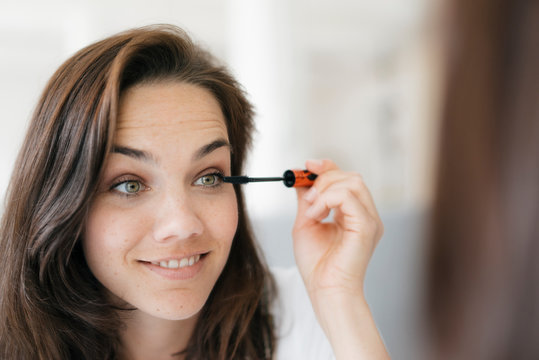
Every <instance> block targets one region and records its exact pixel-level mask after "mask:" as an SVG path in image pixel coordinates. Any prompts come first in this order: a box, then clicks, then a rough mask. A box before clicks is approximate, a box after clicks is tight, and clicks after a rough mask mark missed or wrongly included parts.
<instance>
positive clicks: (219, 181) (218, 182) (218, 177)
mask: <svg viewBox="0 0 539 360" xmlns="http://www.w3.org/2000/svg"><path fill="white" fill-rule="evenodd" d="M205 176H214V177H215V178H216V184H212V185H203V184H201V185H199V186H202V187H203V188H206V189H209V190H213V189H215V188H218V187H220V186H221V185H223V176H224V174H223V173H222V172H221V171H218V170H215V171H213V172H211V173H207V174H204V175H201V176H199V177H198V178H197V179H196V180H195V182H196V181H198V180H200V179H202V178H203V177H205ZM129 182H136V183H138V184H139V185H140V187H141V188H142V189H140V190H138V191H137V192H134V193H128V192H123V191H119V190H117V189H116V188H117V187H118V186H120V185H122V184H126V183H129ZM148 189H149V187H148V186H146V185H145V184H144V183H143V182H142V181H140V180H139V179H136V178H122V179H119V180H118V181H116V182H115V183H114V184H113V185H112V186H111V187H110V190H111V191H113V192H115V193H116V194H118V195H120V196H125V197H133V196H139V195H140V193H141V192H143V191H146V190H148Z"/></svg>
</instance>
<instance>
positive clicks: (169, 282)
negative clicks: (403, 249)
mask: <svg viewBox="0 0 539 360" xmlns="http://www.w3.org/2000/svg"><path fill="white" fill-rule="evenodd" d="M252 115H253V112H252V108H251V105H250V104H249V103H248V102H247V100H246V99H245V95H244V94H243V92H242V91H241V89H240V86H239V85H238V84H237V83H236V82H235V80H234V79H233V78H232V77H231V76H230V75H229V74H228V73H227V71H226V70H225V69H224V68H222V67H220V66H218V65H216V64H215V61H214V60H213V59H212V58H211V56H210V55H209V54H207V53H206V52H204V51H202V50H201V49H200V48H198V47H197V46H196V45H194V44H193V43H192V42H191V41H190V40H189V39H188V37H187V36H186V35H185V34H184V33H183V32H182V31H181V30H179V29H177V28H174V27H170V26H160V27H147V28H142V29H135V30H132V31H128V32H125V33H122V34H119V35H116V36H112V37H110V38H108V39H105V40H102V41H100V42H97V43H95V44H93V45H90V46H89V47H87V48H85V49H82V50H81V51H79V52H78V53H77V54H75V55H74V56H73V57H72V58H71V59H69V60H68V61H67V62H66V63H65V64H63V65H62V66H61V67H60V69H59V70H58V71H57V72H56V73H55V74H54V76H53V77H52V79H51V80H50V82H49V84H48V85H47V87H46V89H45V91H44V93H43V96H42V98H41V100H40V102H39V104H38V107H37V109H36V112H35V114H34V117H33V119H32V122H31V125H30V129H29V131H28V134H27V137H26V139H25V142H24V144H23V147H22V150H21V153H20V155H19V158H18V161H17V164H16V166H15V169H16V170H15V172H14V174H13V177H12V180H11V185H10V189H9V194H8V198H7V208H6V211H5V213H4V218H3V222H2V230H1V243H0V246H1V251H2V253H3V254H4V256H5V259H6V261H4V262H3V265H2V272H1V273H2V274H1V282H2V284H1V285H2V289H3V290H2V291H3V294H2V297H1V298H2V300H1V313H2V316H3V317H4V319H5V320H4V321H3V322H2V324H1V325H0V329H1V330H0V343H1V345H0V349H1V350H0V356H1V357H2V358H14V359H35V358H39V359H62V358H65V359H67V358H70V359H71V358H85V359H113V358H120V359H128V358H129V359H139V358H141V359H142V358H145V359H147V358H152V359H161V358H164V359H166V358H171V357H174V358H189V359H202V358H204V359H231V358H245V359H247V358H249V359H269V358H272V357H273V356H276V355H277V354H279V352H278V351H281V352H280V354H286V352H287V349H286V348H285V349H282V348H281V349H280V348H279V343H286V342H285V341H282V339H283V337H284V336H285V335H283V333H282V331H281V330H280V329H279V322H278V321H276V319H277V318H278V315H279V314H275V313H274V309H276V307H275V306H274V305H273V304H274V301H276V300H275V299H274V298H275V297H276V293H275V286H274V283H273V278H272V275H271V274H270V272H269V271H268V269H267V268H266V267H265V265H264V263H263V262H262V260H261V259H260V257H259V255H258V253H257V249H256V246H255V243H254V240H253V237H252V235H251V232H250V229H249V225H248V221H247V217H246V214H245V210H244V203H243V195H242V191H241V187H240V186H235V187H233V186H232V185H230V184H225V183H222V181H221V179H222V176H223V175H224V176H227V175H236V174H241V172H242V166H243V162H244V158H245V154H246V150H247V148H248V146H249V144H250V140H251V137H250V135H251V130H252V128H253V124H252ZM306 165H307V168H308V169H309V170H311V171H313V172H315V173H317V174H319V177H318V179H317V180H316V182H315V184H314V186H313V187H312V188H311V189H310V190H308V191H307V190H306V189H300V190H298V214H297V219H296V223H295V227H294V247H295V255H296V259H297V264H298V268H299V271H300V273H301V275H302V278H303V280H304V282H305V285H306V289H307V292H308V295H309V298H310V300H311V302H312V304H313V309H314V311H315V313H316V316H317V319H318V321H319V322H320V325H321V327H322V329H323V330H324V332H325V334H326V335H327V338H328V339H329V341H330V343H331V346H332V348H333V351H334V352H335V355H336V357H337V358H343V359H344V358H347V359H348V358H362V357H364V358H385V357H387V354H386V352H385V348H384V346H383V344H382V342H381V340H380V337H379V335H378V332H377V330H376V327H375V325H374V322H373V320H372V316H371V314H370V311H369V309H368V306H367V304H366V302H365V300H364V296H363V278H364V275H365V269H366V266H367V263H368V260H369V258H370V256H371V255H372V252H373V250H374V247H375V245H376V243H377V241H378V240H379V238H380V236H381V234H382V225H381V223H380V220H379V217H378V215H377V213H376V209H375V206H374V204H373V202H372V199H371V197H370V195H369V193H368V190H367V189H366V187H365V186H364V184H363V182H362V181H361V178H360V177H359V176H358V175H355V174H348V173H345V172H343V171H341V170H339V169H338V168H337V167H336V166H335V165H334V164H333V163H332V162H331V161H327V160H325V161H310V162H307V164H306ZM330 209H334V210H335V216H334V222H332V223H321V221H322V220H323V219H324V218H325V217H327V215H328V213H329V211H330ZM277 280H279V279H277ZM277 285H279V281H277ZM284 305H285V306H286V304H284Z"/></svg>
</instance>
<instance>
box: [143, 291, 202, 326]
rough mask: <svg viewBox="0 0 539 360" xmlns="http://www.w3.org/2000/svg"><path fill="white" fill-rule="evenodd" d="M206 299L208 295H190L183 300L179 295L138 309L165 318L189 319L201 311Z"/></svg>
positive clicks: (174, 319) (175, 319)
mask: <svg viewBox="0 0 539 360" xmlns="http://www.w3.org/2000/svg"><path fill="white" fill-rule="evenodd" d="M206 300H207V297H206V298H204V299H194V298H193V297H190V298H189V299H187V300H182V299H181V297H178V298H176V299H169V301H166V302H163V301H159V302H158V303H156V304H154V305H153V306H152V307H138V310H139V311H142V312H145V313H147V314H148V315H150V316H153V317H156V318H160V319H163V320H173V321H177V320H187V319H191V318H193V317H194V316H197V315H198V314H199V313H200V311H201V310H202V308H203V307H204V305H205V303H206Z"/></svg>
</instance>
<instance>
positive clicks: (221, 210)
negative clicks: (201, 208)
mask: <svg viewBox="0 0 539 360" xmlns="http://www.w3.org/2000/svg"><path fill="white" fill-rule="evenodd" d="M205 218H206V221H205V222H206V230H207V231H209V232H210V233H211V237H212V238H213V239H216V240H217V241H218V242H219V243H220V245H221V246H222V247H224V248H227V250H228V249H229V248H230V246H231V244H232V240H233V238H234V234H235V233H236V228H237V226H238V205H237V200H236V195H235V193H234V192H233V191H232V192H231V193H227V194H226V196H224V197H223V198H221V199H219V201H218V202H211V203H210V204H209V205H208V206H207V210H206V211H205Z"/></svg>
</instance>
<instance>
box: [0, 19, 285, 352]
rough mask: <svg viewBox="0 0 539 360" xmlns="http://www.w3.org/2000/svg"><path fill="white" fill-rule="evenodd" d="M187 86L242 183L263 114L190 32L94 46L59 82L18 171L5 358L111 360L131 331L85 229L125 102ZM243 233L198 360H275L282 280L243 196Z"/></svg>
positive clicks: (213, 302) (156, 32) (1, 241)
mask: <svg viewBox="0 0 539 360" xmlns="http://www.w3.org/2000/svg"><path fill="white" fill-rule="evenodd" d="M169 80H173V81H179V82H185V83H190V84H194V85H197V86H200V87H202V88H205V89H207V90H209V91H210V92H211V93H212V94H213V95H214V96H215V98H216V99H217V100H218V102H219V104H220V106H221V109H222V111H223V114H224V116H225V121H226V125H227V129H228V135H229V138H230V142H231V144H232V173H235V174H239V173H241V170H242V166H243V163H244V159H245V154H246V151H247V149H248V147H249V145H250V143H251V132H252V129H253V120H252V118H253V110H252V107H251V105H250V104H249V102H248V101H247V100H246V97H245V95H244V93H243V91H242V90H241V87H240V85H239V84H238V83H237V82H236V81H235V80H234V79H233V78H232V77H231V75H230V74H229V73H228V72H227V70H226V69H225V68H224V67H222V66H221V65H219V64H218V63H217V62H216V61H215V60H214V59H213V58H212V57H211V56H210V55H209V54H208V53H207V52H205V51H204V50H202V49H201V48H200V47H199V46H197V45H195V44H194V43H193V42H192V41H191V40H190V39H189V37H188V36H187V35H186V34H185V33H184V32H183V31H182V30H180V29H178V28H176V27H173V26H164V25H162V26H151V27H145V28H140V29H134V30H130V31H127V32H124V33H121V34H118V35H115V36H112V37H109V38H107V39H105V40H102V41H99V42H97V43H95V44H93V45H90V46H88V47H86V48H84V49H82V50H81V51H79V52H78V53H76V54H75V55H74V56H73V57H71V58H70V59H69V60H67V61H66V62H65V63H64V64H63V65H62V66H61V67H60V68H59V69H58V70H57V72H56V73H55V74H54V75H53V77H52V78H51V80H50V81H49V83H48V85H47V86H46V88H45V90H44V93H43V95H42V97H41V99H40V101H39V103H38V105H37V108H36V110H35V113H34V115H33V118H32V121H31V124H30V128H29V129H28V133H27V135H26V138H25V141H24V144H23V146H22V150H21V152H20V154H19V157H18V160H17V162H16V165H15V171H14V173H13V175H12V179H11V183H10V187H9V190H8V195H7V197H6V200H7V202H6V209H5V213H4V216H3V219H2V224H1V226H2V228H1V232H0V253H1V254H2V256H3V258H4V260H3V261H2V265H1V268H0V269H1V270H0V286H1V289H2V290H1V291H2V294H1V296H0V314H1V317H2V321H0V357H1V358H2V359H6V358H13V359H72V358H84V359H112V358H115V357H116V353H117V350H118V346H119V338H118V329H119V327H120V326H122V323H121V321H120V318H119V316H118V311H120V310H119V309H115V308H114V307H113V306H112V305H111V304H109V303H108V302H107V299H106V297H105V296H104V291H103V287H102V285H101V284H100V283H99V282H98V281H97V280H96V279H95V278H94V276H93V275H92V274H91V272H90V270H89V269H88V266H87V265H86V262H85V260H84V254H83V252H82V247H81V233H82V232H81V230H82V228H83V226H84V221H85V218H86V215H87V212H88V207H89V204H90V202H91V200H92V196H93V194H94V193H95V191H96V186H97V183H98V180H99V177H100V174H101V171H102V168H103V163H104V162H105V160H106V157H107V154H108V153H109V151H110V150H111V145H112V144H111V140H112V138H113V136H114V131H115V127H116V126H115V124H116V118H117V111H118V102H119V98H120V95H121V94H122V92H123V91H125V90H126V89H127V88H129V87H130V86H133V85H135V84H140V83H151V82H158V81H169ZM235 190H236V195H237V201H238V205H239V206H238V208H239V224H238V228H237V232H236V235H235V238H234V241H233V244H232V248H231V251H230V256H229V259H228V262H227V264H226V266H225V268H224V270H223V272H222V274H221V276H220V278H219V280H218V281H217V283H216V285H215V287H214V289H213V291H212V293H211V295H210V297H209V299H208V301H207V303H206V304H205V306H204V308H203V309H202V312H201V315H200V317H199V321H198V323H197V325H196V328H195V331H194V333H193V335H192V337H191V339H190V342H189V344H188V347H187V348H186V349H178V351H179V352H180V351H181V352H182V353H183V354H184V355H185V356H186V357H187V358H189V359H202V358H206V359H207V358H211V359H230V358H251V359H255V358H256V359H269V358H271V356H272V354H273V351H274V341H275V340H274V333H273V325H272V318H271V315H270V314H269V311H268V305H269V302H270V300H271V299H272V296H273V291H274V290H273V289H274V287H273V280H272V278H271V276H270V274H269V273H268V271H267V268H266V266H265V265H264V263H263V261H262V260H261V257H260V255H259V253H258V251H257V248H256V245H255V242H254V240H253V236H252V235H251V231H250V227H249V223H248V220H247V217H246V213H245V206H244V200H243V194H242V191H241V188H240V187H236V189H235Z"/></svg>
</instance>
